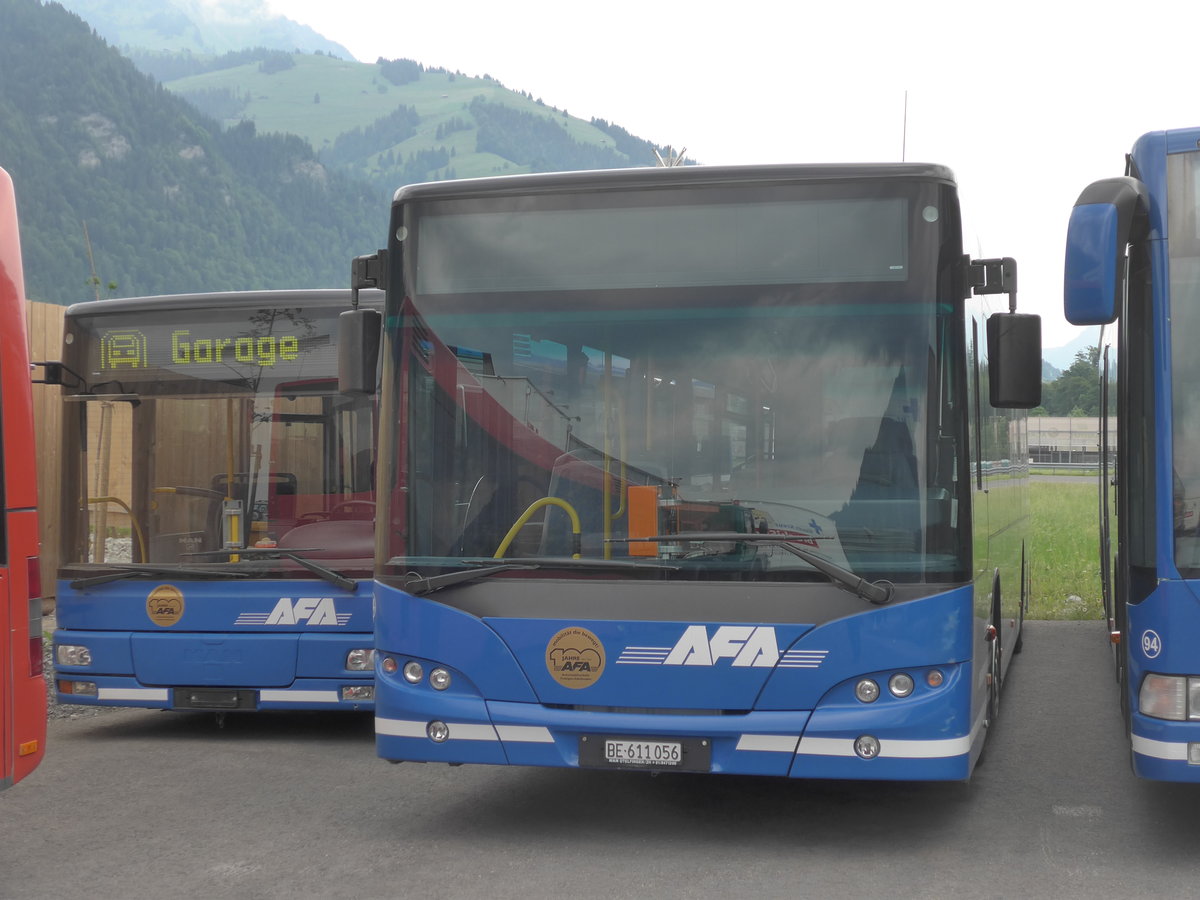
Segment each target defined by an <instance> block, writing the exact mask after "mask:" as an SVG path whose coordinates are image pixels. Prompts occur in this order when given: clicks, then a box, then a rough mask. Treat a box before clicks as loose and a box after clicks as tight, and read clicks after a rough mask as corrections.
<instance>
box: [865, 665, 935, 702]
mask: <svg viewBox="0 0 1200 900" xmlns="http://www.w3.org/2000/svg"><path fill="white" fill-rule="evenodd" d="M945 680H946V676H945V675H944V674H943V673H942V671H941V669H930V670H929V671H928V672H926V673H925V683H926V684H927V685H929V686H930V687H931V688H936V687H941V686H942V683H943V682H944V681H945ZM887 687H888V693H889V694H891V695H892V696H893V697H895V698H896V699H898V700H902V699H904V698H905V697H907V696H909V695H910V694H912V692H913V689H914V688H915V687H916V681H915V680H913V677H912V676H911V675H909V674H908V673H907V672H896V673H895V674H894V675H892V676H891V677H890V678H888V682H887ZM882 693H883V691H882V689H881V688H880V687H879V682H878V681H876V680H875V679H874V678H862V679H859V681H858V683H857V684H855V685H854V696H855V697H857V698H858V699H859V700H860V701H861V702H862V703H874V702H875V701H876V700H878V699H879V697H880V695H881V694H882Z"/></svg>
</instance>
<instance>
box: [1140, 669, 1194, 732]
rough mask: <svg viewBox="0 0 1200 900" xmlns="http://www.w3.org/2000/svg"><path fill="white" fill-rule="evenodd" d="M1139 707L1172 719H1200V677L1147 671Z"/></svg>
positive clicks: (1146, 712)
mask: <svg viewBox="0 0 1200 900" xmlns="http://www.w3.org/2000/svg"><path fill="white" fill-rule="evenodd" d="M1138 711H1139V712H1140V713H1142V715H1146V716H1153V717H1154V718H1156V719H1169V720H1171V721H1173V722H1183V721H1186V720H1188V719H1190V720H1192V721H1197V720H1200V678H1197V677H1188V676H1186V675H1155V674H1153V673H1152V674H1150V675H1147V676H1146V677H1145V678H1144V679H1142V686H1141V688H1140V689H1139V690H1138Z"/></svg>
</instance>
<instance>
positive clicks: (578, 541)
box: [492, 497, 583, 559]
mask: <svg viewBox="0 0 1200 900" xmlns="http://www.w3.org/2000/svg"><path fill="white" fill-rule="evenodd" d="M543 506H557V507H558V508H559V509H561V510H563V511H565V512H566V514H567V515H568V516H570V517H571V534H572V536H573V540H572V550H574V552H573V553H572V554H571V559H579V557H580V555H581V550H582V543H583V526H582V525H580V523H579V513H577V512H575V507H573V506H572V505H571V504H570V503H568V502H567V501H566V500H562V499H560V498H558V497H543V498H542V499H541V500H534V501H533V502H532V503H530V504H529V509H527V510H525V512H523V513H521V515H520V516H519V517H518V519H517V521H515V522H514V523H513V526H512V528H510V529H508V534H506V535H505V536H504V540H502V541H501V542H500V546H499V547H498V548H497V549H496V552H495V554H494V555H493V557H492V558H493V559H503V558H504V554H505V553H506V552H508V545H509V544H511V543H512V542H513V539H514V538H516V536H517V532H519V531H520V530H521V529H522V528H524V527H525V525H526V523H527V522H528V521H529V520H530V518H532V517H533V514H534V513H535V512H537V511H538V510H539V509H541V508H542V507H543Z"/></svg>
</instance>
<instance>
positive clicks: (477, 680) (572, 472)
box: [339, 164, 1040, 780]
mask: <svg viewBox="0 0 1200 900" xmlns="http://www.w3.org/2000/svg"><path fill="white" fill-rule="evenodd" d="M959 215H960V214H959V206H958V197H957V193H956V187H955V183H954V179H953V177H952V175H951V173H950V171H949V170H948V169H946V168H944V167H941V166H934V165H914V164H897V165H870V166H868V165H862V166H849V165H847V166H778V167H775V166H772V167H675V168H656V169H650V168H647V169H635V170H624V171H607V172H576V173H559V174H545V175H540V174H539V175H526V176H513V177H501V178H489V179H478V180H464V181H457V182H454V181H450V182H439V183H435V184H423V185H413V186H409V187H405V188H402V189H401V190H400V191H398V192H397V194H396V197H395V198H394V202H393V206H392V211H391V221H390V231H389V234H388V244H387V247H386V248H385V249H384V250H381V251H380V252H379V253H377V254H374V255H372V256H369V257H363V258H360V260H358V261H356V268H355V279H354V284H355V285H356V286H359V287H363V286H369V285H375V286H380V287H384V288H385V289H386V297H387V300H386V308H385V315H384V318H383V322H382V326H383V342H382V352H383V355H384V361H383V377H382V395H381V399H380V404H379V406H380V449H379V463H378V465H379V485H378V493H379V497H378V499H379V502H380V514H379V537H378V542H377V547H376V550H377V553H378V554H379V555H378V558H377V559H376V588H375V591H376V593H375V603H376V676H377V681H376V685H377V686H376V706H375V722H376V739H377V745H376V746H377V751H378V754H379V755H380V756H382V757H384V758H386V759H389V760H419V761H441V762H447V763H453V764H457V763H493V764H510V765H535V766H564V767H587V768H597V769H618V770H626V771H650V772H656V771H689V772H713V773H718V772H721V773H751V774H763V775H778V776H793V777H804V778H811V777H826V778H879V779H954V780H960V779H966V778H967V777H969V775H970V773H971V771H972V767H973V766H974V764H975V762H976V760H977V758H978V756H979V752H980V750H981V748H982V746H983V743H984V737H985V734H986V731H987V727H988V725H989V724H990V723H991V722H992V721H993V720H994V717H995V714H996V711H997V707H998V702H999V697H1000V687H1001V683H1002V681H1003V676H1004V672H1005V671H1006V669H1007V667H1008V665H1009V663H1010V660H1011V658H1012V654H1013V653H1014V652H1015V650H1016V649H1017V647H1018V645H1019V642H1020V627H1021V620H1022V617H1023V609H1024V604H1025V601H1026V598H1027V595H1028V591H1029V576H1028V572H1029V560H1028V557H1027V553H1028V549H1029V548H1028V545H1027V542H1026V540H1025V532H1024V530H1023V529H1024V526H1025V524H1026V523H1027V518H1028V517H1027V514H1026V499H1027V496H1026V491H1025V482H1026V477H1025V476H1026V473H1027V464H1026V459H1027V457H1026V455H1025V440H1026V437H1025V435H1026V431H1025V425H1024V413H1023V412H1019V411H1015V410H1019V409H1020V408H1022V407H1029V406H1031V405H1036V403H1037V402H1038V399H1039V397H1040V361H1039V360H1040V322H1039V321H1038V320H1037V318H1036V317H1033V316H1022V315H1019V314H1016V313H1015V311H1012V310H1014V309H1015V293H1013V292H1015V287H1016V284H1015V278H1016V272H1015V264H1013V262H1012V261H1011V260H1009V259H1002V260H988V261H978V262H977V263H972V262H970V261H969V260H968V259H967V258H966V257H964V255H963V252H962V239H961V225H960V218H959ZM1004 292H1008V293H1010V298H1011V300H1010V307H1009V310H1010V311H1003V312H999V313H996V314H993V315H991V316H990V317H985V309H984V300H986V299H987V297H986V296H982V297H980V298H978V299H968V298H969V297H971V296H972V294H973V293H981V294H983V295H986V294H988V293H992V294H998V293H1004ZM345 315H346V317H347V318H348V319H349V320H352V321H353V322H356V323H357V324H354V325H350V324H348V325H347V326H346V328H345V329H344V332H345V333H346V334H350V333H354V334H356V335H359V336H360V338H361V339H362V340H364V341H366V342H367V343H368V344H369V343H370V341H371V340H372V338H373V331H372V329H373V325H372V323H373V322H377V321H378V319H377V318H376V317H375V316H374V315H373V314H372V313H370V312H369V311H359V312H353V311H348V312H347V313H346V314H345ZM985 336H987V337H990V342H989V341H986V340H985ZM355 344H356V340H349V339H347V340H346V341H344V342H343V343H342V345H341V347H340V348H339V349H340V350H341V351H343V352H347V353H348V354H349V355H350V358H349V359H347V365H346V366H345V367H344V368H343V372H342V374H343V377H344V378H345V379H346V380H345V382H344V384H343V386H344V387H345V388H346V389H347V390H350V389H354V390H369V389H370V387H371V386H372V385H373V384H374V381H373V378H372V377H371V376H372V375H373V372H374V366H373V365H372V364H371V363H370V362H369V353H367V352H363V351H359V350H357V349H355ZM989 347H990V350H989ZM989 353H990V365H989ZM356 367H357V368H356ZM356 380H357V382H358V383H357V384H356V383H355V381H356Z"/></svg>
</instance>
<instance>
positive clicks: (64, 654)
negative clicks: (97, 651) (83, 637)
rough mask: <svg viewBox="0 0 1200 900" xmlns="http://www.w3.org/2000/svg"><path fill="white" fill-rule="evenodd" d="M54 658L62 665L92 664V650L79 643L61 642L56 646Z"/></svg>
mask: <svg viewBox="0 0 1200 900" xmlns="http://www.w3.org/2000/svg"><path fill="white" fill-rule="evenodd" d="M54 658H55V659H57V660H58V664H59V665H60V666H90V665H91V664H92V651H91V650H89V649H88V648H87V647H84V646H81V645H79V644H59V645H58V646H57V647H55V648H54Z"/></svg>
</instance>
